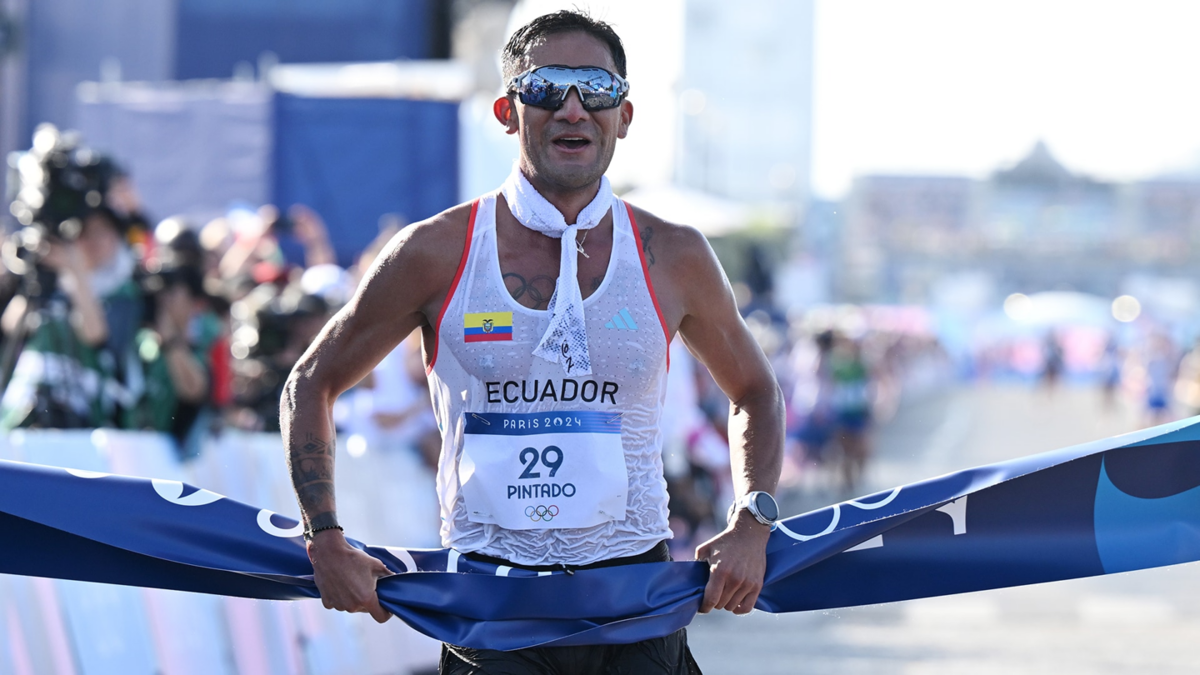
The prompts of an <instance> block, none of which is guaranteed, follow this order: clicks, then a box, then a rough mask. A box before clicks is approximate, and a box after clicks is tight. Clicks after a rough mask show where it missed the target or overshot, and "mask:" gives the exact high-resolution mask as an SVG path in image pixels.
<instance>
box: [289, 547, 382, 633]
mask: <svg viewBox="0 0 1200 675" xmlns="http://www.w3.org/2000/svg"><path fill="white" fill-rule="evenodd" d="M308 559H309V560H311V561H312V565H313V581H314V582H315V583H316V584H317V590H319V591H320V592H321V604H323V605H325V609H336V610H338V611H340V612H366V613H367V614H370V615H371V618H373V619H375V620H376V621H378V622H379V623H383V622H385V621H387V620H388V619H390V618H392V613H391V612H389V611H387V610H386V609H384V608H383V605H381V604H379V596H378V595H377V594H376V592H375V584H376V582H377V581H379V579H380V578H381V577H386V576H390V575H391V574H392V572H391V570H389V569H388V568H387V566H385V565H384V564H383V563H382V562H380V561H379V560H377V559H375V558H372V557H371V556H369V555H367V554H366V553H363V552H362V551H360V550H358V549H357V548H354V547H353V546H351V545H350V544H348V543H346V538H345V537H344V536H342V533H341V531H340V530H322V531H320V532H318V533H316V534H315V535H313V538H312V540H311V541H309V542H308Z"/></svg>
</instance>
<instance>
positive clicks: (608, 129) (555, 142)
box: [494, 32, 633, 190]
mask: <svg viewBox="0 0 1200 675" xmlns="http://www.w3.org/2000/svg"><path fill="white" fill-rule="evenodd" d="M549 65H562V66H570V67H573V68H582V67H586V66H599V67H601V68H604V69H606V70H609V71H611V72H614V73H615V72H616V71H617V67H616V64H615V63H613V59H612V53H611V52H609V50H608V46H607V45H605V44H604V43H603V42H601V41H600V40H598V39H596V38H594V37H592V36H591V35H588V34H587V33H579V32H572V33H557V34H553V35H550V36H547V37H546V39H545V40H543V41H542V42H541V43H540V44H538V45H535V46H534V47H533V48H532V49H531V50H530V51H529V55H528V57H527V59H526V63H525V64H524V67H523V68H522V69H523V70H524V69H527V68H536V67H539V66H549ZM494 111H495V113H496V117H497V119H499V120H500V122H501V123H503V124H504V125H505V126H506V127H507V129H508V133H510V134H517V135H518V136H519V138H520V142H521V160H520V161H521V170H522V171H523V172H524V173H525V175H526V177H528V178H529V180H530V182H532V183H534V185H535V186H538V187H542V188H548V189H551V190H578V189H581V188H585V187H588V186H590V185H593V184H595V182H596V181H598V180H600V177H601V176H603V175H604V172H605V171H607V170H608V165H609V162H611V161H612V156H613V151H614V150H615V149H616V145H617V139H618V138H625V134H626V133H628V131H629V123H630V121H632V120H633V104H631V103H630V102H629V101H622V102H621V105H620V106H618V107H616V108H609V109H607V110H596V111H592V112H589V111H587V110H585V109H584V107H583V102H582V101H581V100H580V99H579V92H578V90H576V89H571V91H570V93H569V94H568V95H567V100H566V101H565V102H564V103H563V106H562V107H561V108H559V109H558V110H546V109H545V108H537V107H534V106H527V105H525V104H523V103H521V101H520V99H519V98H518V97H517V95H516V94H509V95H508V96H505V97H503V98H500V99H497V101H496V103H495V106H494Z"/></svg>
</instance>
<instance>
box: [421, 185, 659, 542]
mask: <svg viewBox="0 0 1200 675" xmlns="http://www.w3.org/2000/svg"><path fill="white" fill-rule="evenodd" d="M497 194H498V193H493V194H489V195H487V196H485V197H482V198H480V199H479V201H477V202H476V203H475V204H474V205H473V206H472V209H471V224H470V226H469V227H468V229H467V243H466V247H465V249H464V251H463V256H462V260H461V261H460V263H459V269H458V272H457V273H456V275H455V279H454V283H453V285H452V287H451V290H450V293H449V295H448V296H447V299H446V302H445V304H444V306H443V308H442V313H441V316H440V317H438V321H437V324H436V325H435V329H436V330H437V342H436V344H435V351H434V353H433V355H432V363H431V366H430V370H429V373H428V374H429V385H430V387H429V388H430V392H431V397H432V399H433V408H434V414H435V415H436V417H437V420H438V427H439V429H440V430H441V432H442V452H441V458H440V460H439V464H438V477H437V488H438V496H439V499H440V501H441V516H442V527H441V535H442V543H443V545H445V546H449V547H452V548H454V549H456V550H459V551H463V552H478V553H482V554H485V555H490V556H495V557H499V558H504V559H506V560H510V561H512V562H516V563H519V564H523V565H539V564H559V563H562V564H568V565H584V564H588V563H591V562H595V561H597V560H603V559H606V558H614V557H620V556H628V555H635V554H637V553H641V552H643V551H645V550H647V549H649V548H650V547H651V546H653V545H654V544H655V543H657V542H659V541H661V540H663V539H667V538H669V537H670V536H671V532H670V529H669V528H668V525H667V486H666V481H665V480H664V479H663V469H662V455H661V449H662V434H661V432H660V430H659V424H658V422H659V414H660V411H661V410H662V405H663V402H664V397H665V394H666V380H667V377H666V374H667V366H668V364H667V344H668V339H667V331H666V328H665V325H666V324H665V323H664V321H663V318H662V313H661V312H660V311H659V308H658V303H657V300H656V299H655V296H654V291H653V288H652V286H651V285H650V282H649V274H648V271H647V268H646V264H645V261H644V260H643V253H642V249H641V246H640V245H639V241H640V237H639V236H638V232H637V223H636V222H635V221H634V219H633V214H632V212H631V211H630V210H629V209H628V207H627V206H626V205H625V203H624V202H622V201H620V200H614V201H613V209H612V212H613V248H612V257H611V259H610V262H609V265H608V269H607V271H606V273H605V275H604V281H603V283H602V284H601V285H600V287H599V288H598V289H597V290H596V291H595V292H593V293H592V294H591V295H590V296H588V297H587V299H585V300H584V303H583V306H584V312H585V316H586V322H587V335H588V345H589V350H590V354H591V363H592V374H591V375H587V376H579V377H571V376H567V375H565V374H564V371H563V366H562V365H560V364H558V363H550V362H549V361H546V360H544V359H541V358H538V357H535V356H533V354H532V352H533V348H534V346H535V345H537V344H538V342H539V341H540V340H541V337H542V334H543V333H544V332H545V330H546V328H547V326H548V324H549V321H550V314H549V312H546V311H541V310H533V309H529V308H527V307H524V306H523V305H521V304H520V303H518V302H517V301H516V300H515V299H513V297H512V296H511V295H510V293H509V291H508V289H507V288H506V287H505V285H504V281H503V278H502V276H501V271H500V262H499V256H498V252H497V247H496V205H497Z"/></svg>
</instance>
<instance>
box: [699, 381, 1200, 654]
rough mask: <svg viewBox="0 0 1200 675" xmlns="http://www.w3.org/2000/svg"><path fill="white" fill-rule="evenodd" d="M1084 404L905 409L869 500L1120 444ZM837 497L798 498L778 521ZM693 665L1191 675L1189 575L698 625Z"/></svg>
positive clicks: (1192, 595) (1149, 575)
mask: <svg viewBox="0 0 1200 675" xmlns="http://www.w3.org/2000/svg"><path fill="white" fill-rule="evenodd" d="M1137 426H1138V415H1137V414H1136V411H1134V410H1131V409H1128V408H1118V409H1115V410H1106V409H1104V407H1103V406H1102V405H1101V401H1100V398H1099V396H1098V394H1096V393H1095V392H1093V391H1090V390H1084V389H1061V390H1059V391H1057V392H1055V393H1054V394H1053V395H1050V394H1048V393H1047V392H1045V391H1034V390H1030V389H1027V388H1022V387H1015V386H1013V387H998V386H986V387H981V388H975V389H961V390H955V391H952V392H945V393H943V394H940V395H936V396H931V397H929V398H927V399H925V400H923V401H920V402H918V403H913V404H909V405H906V406H905V407H903V408H902V409H901V411H900V413H899V414H898V415H897V416H896V418H895V419H893V420H892V421H890V422H889V423H887V424H886V425H884V426H882V427H880V428H879V429H878V431H877V438H876V445H877V461H876V463H875V464H874V466H873V467H872V469H871V473H870V476H869V477H868V482H869V483H870V484H869V485H868V486H867V489H866V490H864V491H863V492H864V493H866V492H870V491H873V490H876V489H883V488H886V487H890V486H893V485H899V484H903V483H907V482H911V481H913V480H918V479H921V478H926V477H929V476H933V475H937V474H941V473H945V472H948V471H955V470H958V469H963V468H967V467H971V466H977V465H980V464H986V463H989V462H994V461H1000V460H1005V459H1011V458H1013V457H1019V456H1023V455H1029V454H1034V453H1038V452H1043V451H1046V450H1052V449H1055V448H1059V447H1064V446H1067V445H1072V444H1075V443H1081V442H1085V441H1090V440H1095V439H1097V438H1103V437H1107V436H1112V435H1115V434H1119V433H1124V432H1126V431H1131V430H1133V429H1135V428H1137ZM841 497H842V496H841V495H834V494H832V493H823V492H820V491H818V490H812V489H810V490H808V492H807V493H806V494H805V495H801V496H798V497H795V498H793V499H792V500H791V503H790V504H788V505H787V506H788V507H791V508H790V509H789V512H800V509H802V508H804V507H807V508H814V507H816V506H820V505H823V504H824V503H828V502H830V501H833V500H835V499H838V498H841ZM689 633H690V640H689V641H690V643H691V644H692V649H693V651H694V652H695V654H696V658H697V660H698V661H699V662H700V665H701V666H702V667H703V668H704V670H705V673H708V674H709V675H721V674H724V673H738V674H741V673H754V674H756V675H769V674H773V673H781V674H782V673H787V674H789V675H790V674H793V673H803V674H808V673H814V674H825V673H837V674H839V675H842V674H846V675H851V674H856V673H872V674H876V673H904V674H910V675H935V674H942V673H946V674H950V673H954V674H955V675H962V674H966V675H974V674H980V675H990V674H992V673H997V674H999V673H1005V674H1009V673H1021V674H1038V673H1047V674H1051V673H1052V674H1054V675H1067V674H1074V673H1104V674H1108V673H1114V674H1115V673H1122V674H1125V673H1129V674H1134V673H1136V674H1138V675H1141V674H1144V673H1155V674H1173V673H1197V672H1200V649H1198V648H1197V643H1198V642H1200V640H1198V638H1200V564H1190V565H1181V566H1176V567H1169V568H1162V569H1157V570H1147V571H1142V572H1133V573H1128V574H1121V575H1111V576H1105V577H1100V578H1094V579H1080V580H1076V581H1066V582H1058V583H1054V584H1043V585H1038V586H1029V587H1024V588H1014V589H1002V590H997V591H986V592H982V593H972V594H967V595H960V596H950V597H945V598H933V599H928V600H913V601H908V602H903V603H893V604H889V605H874V606H869V607H861V608H854V609H846V610H835V611H827V612H809V613H802V614H790V615H770V614H765V613H762V612H755V613H754V614H751V615H750V616H747V617H735V616H733V615H731V614H728V613H724V612H722V613H720V614H715V615H711V616H702V617H698V618H697V620H696V621H695V622H694V623H693V624H692V627H691V628H690V629H689Z"/></svg>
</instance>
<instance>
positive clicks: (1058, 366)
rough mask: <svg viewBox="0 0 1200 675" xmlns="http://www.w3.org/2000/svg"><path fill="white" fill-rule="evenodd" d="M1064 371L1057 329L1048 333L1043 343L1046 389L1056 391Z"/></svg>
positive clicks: (1043, 368) (1043, 380) (1043, 369)
mask: <svg viewBox="0 0 1200 675" xmlns="http://www.w3.org/2000/svg"><path fill="white" fill-rule="evenodd" d="M1062 372H1063V349H1062V342H1061V341H1060V340H1059V337H1058V333H1057V332H1056V331H1053V330H1051V331H1049V332H1048V333H1046V341H1045V342H1044V343H1043V345H1042V385H1043V386H1045V387H1046V391H1047V392H1049V393H1054V390H1055V389H1056V388H1057V387H1058V380H1059V378H1061V377H1062Z"/></svg>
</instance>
